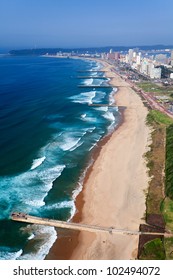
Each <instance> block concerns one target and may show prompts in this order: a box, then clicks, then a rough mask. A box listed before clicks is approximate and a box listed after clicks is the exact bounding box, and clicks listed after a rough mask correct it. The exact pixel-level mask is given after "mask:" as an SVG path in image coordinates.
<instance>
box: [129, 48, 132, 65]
mask: <svg viewBox="0 0 173 280" xmlns="http://www.w3.org/2000/svg"><path fill="white" fill-rule="evenodd" d="M128 58H129V59H128V60H129V63H130V64H132V61H133V49H129V55H128Z"/></svg>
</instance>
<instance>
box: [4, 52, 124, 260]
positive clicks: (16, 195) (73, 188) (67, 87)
mask: <svg viewBox="0 0 173 280" xmlns="http://www.w3.org/2000/svg"><path fill="white" fill-rule="evenodd" d="M100 68H101V65H100V64H99V63H97V62H95V61H89V60H82V59H65V58H61V59H57V58H51V57H17V56H16V57H15V56H14V57H13V56H3V55H1V56H0V259H2V260H3V259H4V260H10V259H19V260H24V259H32V260H34V259H36V260H39V259H44V258H45V256H46V255H47V254H48V252H49V250H50V248H51V246H52V245H53V243H54V242H55V240H56V238H57V233H56V231H55V229H54V228H53V227H44V226H38V225H25V224H21V223H18V222H14V221H11V220H10V215H11V213H12V212H15V211H18V212H24V213H27V214H31V215H36V216H40V217H46V218H52V219H59V220H64V221H67V220H69V219H71V217H72V216H73V215H74V213H75V203H74V201H75V198H76V196H77V194H78V193H79V192H80V191H81V189H82V182H83V178H84V175H85V172H86V170H87V168H88V166H89V165H90V164H91V163H92V152H93V150H94V148H95V147H96V146H97V143H98V142H99V140H100V139H101V138H103V137H104V136H105V135H107V134H108V133H111V132H112V131H113V130H114V128H115V127H116V126H117V124H118V122H119V119H120V115H119V112H118V108H117V107H108V106H104V105H103V106H102V107H94V106H89V105H91V104H93V103H98V104H112V103H113V102H114V99H113V94H114V93H115V90H116V89H113V88H94V87H93V88H80V87H78V86H79V85H101V84H107V83H108V79H107V80H104V79H93V78H89V79H78V78H77V76H82V75H85V76H86V73H84V72H78V71H81V70H95V71H98V70H99V69H100ZM87 75H90V76H94V75H97V76H98V75H100V76H102V75H103V73H102V72H90V73H87Z"/></svg>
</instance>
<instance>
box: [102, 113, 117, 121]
mask: <svg viewBox="0 0 173 280" xmlns="http://www.w3.org/2000/svg"><path fill="white" fill-rule="evenodd" d="M103 117H104V118H105V119H107V120H110V121H115V116H114V114H113V113H112V112H106V113H105V114H104V115H103Z"/></svg>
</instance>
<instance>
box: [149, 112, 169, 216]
mask: <svg viewBox="0 0 173 280" xmlns="http://www.w3.org/2000/svg"><path fill="white" fill-rule="evenodd" d="M146 121H147V124H148V125H150V126H152V133H151V138H152V143H151V145H150V150H149V151H148V152H147V153H146V158H147V167H148V169H149V176H150V178H151V179H150V183H149V189H148V193H147V198H146V208H147V210H146V214H147V215H148V214H161V209H160V205H161V202H162V201H163V199H164V196H163V193H164V177H163V170H164V168H165V136H166V135H165V133H166V127H167V126H168V125H169V124H170V123H171V124H172V123H173V121H172V120H171V119H170V118H169V117H167V116H165V115H164V114H162V113H160V112H159V111H155V110H151V111H150V112H149V113H148V115H147V120H146Z"/></svg>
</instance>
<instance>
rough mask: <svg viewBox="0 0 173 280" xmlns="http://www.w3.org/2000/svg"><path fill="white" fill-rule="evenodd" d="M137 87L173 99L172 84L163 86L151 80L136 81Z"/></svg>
mask: <svg viewBox="0 0 173 280" xmlns="http://www.w3.org/2000/svg"><path fill="white" fill-rule="evenodd" d="M137 85H138V87H140V88H141V89H142V90H144V91H145V92H153V94H154V95H155V96H156V95H160V96H163V95H164V96H167V98H168V100H170V101H172V99H173V87H172V86H164V85H160V84H155V83H152V82H143V83H138V84H137Z"/></svg>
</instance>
